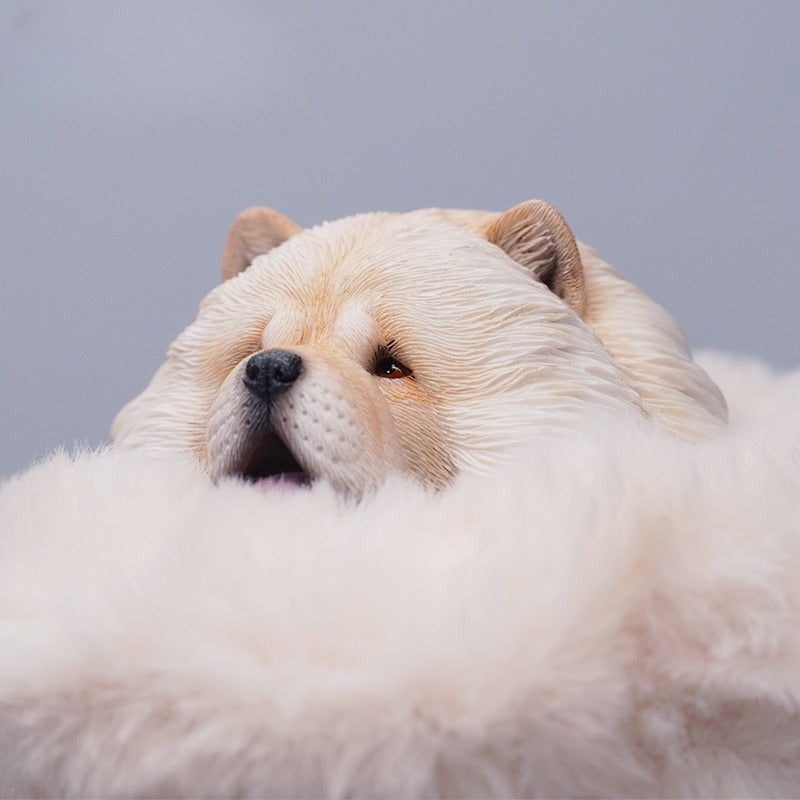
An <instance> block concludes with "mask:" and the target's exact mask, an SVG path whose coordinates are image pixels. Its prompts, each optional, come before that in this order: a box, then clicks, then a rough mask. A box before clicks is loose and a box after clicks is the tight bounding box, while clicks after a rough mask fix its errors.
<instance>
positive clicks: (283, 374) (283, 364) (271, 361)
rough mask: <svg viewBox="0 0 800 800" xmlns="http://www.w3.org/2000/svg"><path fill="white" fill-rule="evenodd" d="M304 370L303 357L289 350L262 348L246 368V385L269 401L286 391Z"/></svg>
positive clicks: (248, 362)
mask: <svg viewBox="0 0 800 800" xmlns="http://www.w3.org/2000/svg"><path fill="white" fill-rule="evenodd" d="M302 371H303V359H302V358H300V356H299V355H297V353H291V352H290V351H289V350H262V351H261V352H260V353H256V354H255V355H254V356H250V358H249V359H248V361H247V364H246V365H245V368H244V378H242V380H243V381H244V385H245V386H246V387H247V388H248V389H249V390H250V391H251V392H252V393H253V394H254V395H256V397H260V398H261V399H262V400H264V401H266V402H267V403H269V402H270V400H272V399H273V398H274V397H275V396H276V395H278V394H280V393H281V392H285V391H286V390H287V389H288V388H289V387H290V386H291V385H292V384H293V383H294V382H295V381H296V380H297V379H298V378H299V377H300V373H301V372H302Z"/></svg>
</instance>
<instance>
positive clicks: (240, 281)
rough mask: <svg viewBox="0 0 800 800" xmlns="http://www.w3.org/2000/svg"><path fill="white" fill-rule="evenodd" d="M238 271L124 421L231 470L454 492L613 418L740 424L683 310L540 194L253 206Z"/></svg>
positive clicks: (240, 235) (355, 486) (240, 242)
mask: <svg viewBox="0 0 800 800" xmlns="http://www.w3.org/2000/svg"><path fill="white" fill-rule="evenodd" d="M223 274H224V278H225V280H224V282H223V283H222V285H221V286H219V287H218V288H216V289H215V290H214V291H212V292H211V293H210V294H209V295H208V296H207V297H206V298H205V300H204V301H203V302H202V304H201V306H200V311H199V314H198V317H197V319H196V320H195V321H194V322H193V323H192V324H191V325H190V326H189V327H188V328H187V329H186V330H185V331H184V332H183V333H182V334H181V335H180V336H179V337H178V338H177V339H176V340H175V342H174V343H173V344H172V346H171V347H170V349H169V353H168V356H167V361H166V362H165V364H164V365H163V366H162V367H161V368H160V369H159V370H158V372H157V373H156V375H155V377H154V378H153V380H152V382H151V383H150V385H149V386H148V387H147V389H146V390H145V391H144V392H143V393H142V394H141V395H139V397H137V398H136V399H134V400H133V401H132V402H131V403H129V404H128V405H127V406H126V407H125V408H124V409H123V410H122V411H121V412H120V414H119V415H118V417H117V419H116V420H115V422H114V426H113V430H112V434H113V436H114V438H115V440H116V441H117V442H118V443H120V444H121V445H124V446H130V447H144V448H147V449H148V450H151V451H154V452H160V453H164V452H174V451H190V452H192V453H194V454H195V455H196V456H197V458H198V459H200V461H201V462H202V463H203V464H204V465H205V467H206V468H207V470H208V472H209V474H210V475H211V477H212V478H213V479H214V480H218V479H220V478H222V477H224V476H240V477H243V478H246V479H250V480H253V481H256V482H261V483H266V484H268V483H274V482H276V481H291V482H296V483H303V482H308V481H314V480H326V481H328V482H330V483H331V484H332V485H333V486H335V487H336V488H337V489H338V490H341V491H343V492H348V493H349V492H355V493H361V492H363V491H364V490H367V489H369V488H372V487H374V486H376V485H377V484H379V483H380V482H381V481H382V480H383V479H384V478H385V477H386V476H387V475H389V474H392V473H398V472H399V473H405V474H410V475H413V476H415V477H416V478H417V479H419V481H421V482H422V483H423V484H425V485H429V486H432V487H435V488H441V487H443V486H445V485H447V484H448V483H449V482H450V481H451V480H452V479H453V477H454V476H455V475H456V474H458V473H460V472H463V471H476V470H477V471H485V470H487V469H488V468H490V467H491V466H492V465H493V464H497V463H498V462H501V461H503V460H505V459H506V458H507V457H508V454H509V453H510V452H512V451H513V450H514V449H515V448H516V447H518V446H523V445H528V444H530V442H531V441H533V440H535V438H536V437H537V436H552V435H558V434H560V433H567V432H569V431H573V430H576V429H580V428H581V426H586V425H594V424H596V423H597V421H598V420H600V419H603V418H605V417H607V416H609V415H611V416H621V415H633V416H636V417H640V418H641V419H643V420H645V419H648V418H650V419H652V420H654V421H655V422H656V423H657V424H659V425H661V426H662V427H664V428H665V429H667V430H669V431H672V432H673V433H675V434H676V435H678V436H680V437H682V438H688V439H696V438H702V437H707V436H709V435H712V434H713V433H714V432H715V431H717V430H718V429H719V427H720V426H721V425H723V424H724V421H725V419H726V406H725V401H724V399H723V397H722V395H721V393H720V392H719V390H718V389H717V387H716V386H715V385H714V383H713V382H712V381H711V380H710V379H709V377H708V376H707V375H706V373H705V372H704V371H703V370H702V369H701V368H700V367H699V366H697V365H696V364H695V363H694V362H693V361H692V359H691V356H690V354H689V351H688V348H687V346H686V343H685V341H684V338H683V336H682V334H681V332H680V329H679V327H678V325H677V324H676V322H675V321H674V320H673V318H672V317H671V316H670V315H669V314H667V313H666V312H665V311H664V310H663V309H662V308H661V307H660V306H658V305H657V304H656V303H654V302H653V301H652V300H650V299H649V298H648V297H647V296H646V295H645V294H644V293H643V292H641V291H640V290H639V289H637V288H636V287H635V286H633V285H632V284H630V283H629V282H627V281H625V280H623V279H622V278H620V277H619V276H618V275H617V274H616V273H615V272H614V271H613V269H612V268H611V267H609V266H608V265H607V264H605V263H604V262H603V261H601V260H600V258H598V256H597V255H596V254H595V253H594V252H593V251H592V250H590V249H589V248H587V247H585V246H583V245H579V244H577V243H576V241H575V239H574V238H573V235H572V233H571V231H570V229H569V227H568V226H567V224H566V223H565V221H564V220H563V218H562V217H561V215H560V214H559V213H558V212H557V211H556V210H555V209H554V208H553V207H552V206H549V205H548V204H546V203H543V202H541V201H536V200H533V201H529V202H525V203H522V204H520V205H518V206H515V207H514V208H512V209H510V210H509V211H507V212H505V213H490V212H479V211H448V210H439V209H426V210H421V211H414V212H410V213H405V214H388V213H374V214H361V215H357V216H353V217H348V218H345V219H341V220H338V221H336V222H327V223H324V224H322V225H319V226H317V227H314V228H311V229H308V230H301V229H300V228H299V227H298V226H297V225H295V224H294V223H293V222H291V221H290V220H288V219H287V218H286V217H283V216H282V215H280V214H278V213H277V212H275V211H272V210H269V209H265V208H251V209H248V210H247V211H245V212H243V213H242V214H241V215H240V216H239V218H238V219H237V220H236V222H235V223H234V225H233V228H232V229H231V232H230V235H229V237H228V242H227V245H226V248H225V254H224V263H223Z"/></svg>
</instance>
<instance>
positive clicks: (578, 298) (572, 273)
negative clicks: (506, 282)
mask: <svg viewBox="0 0 800 800" xmlns="http://www.w3.org/2000/svg"><path fill="white" fill-rule="evenodd" d="M484 235H485V236H486V238H487V239H488V240H489V241H490V242H491V243H492V244H496V245H497V246H498V247H500V248H502V249H503V250H505V252H506V254H507V255H508V256H509V257H510V258H512V259H514V261H516V262H517V263H518V264H521V265H522V266H523V267H525V268H526V269H527V270H529V271H530V272H531V274H532V275H533V277H534V278H536V280H539V281H541V282H542V283H544V284H545V286H547V287H548V288H549V289H550V291H552V292H554V293H555V294H557V295H558V296H559V297H560V298H562V299H563V300H564V301H565V302H566V303H567V304H568V305H569V306H570V307H571V308H572V310H573V311H574V312H575V313H576V314H577V315H578V316H581V315H582V314H583V311H584V308H585V307H586V292H585V288H584V281H583V265H582V264H581V257H580V253H579V252H578V244H577V242H576V241H575V237H574V236H573V235H572V231H571V230H570V229H569V226H568V225H567V223H566V222H565V220H564V217H562V216H561V214H559V213H558V211H556V209H555V208H553V206H551V205H550V204H549V203H545V202H544V201H542V200H528V201H526V202H525V203H520V204H519V205H518V206H514V207H513V208H511V209H509V210H508V211H506V212H505V213H504V214H501V215H500V216H499V217H498V218H497V219H496V220H494V222H492V223H491V224H490V225H489V227H488V228H487V229H486V230H485V231H484Z"/></svg>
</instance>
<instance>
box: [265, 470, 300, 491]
mask: <svg viewBox="0 0 800 800" xmlns="http://www.w3.org/2000/svg"><path fill="white" fill-rule="evenodd" d="M309 483H310V481H309V479H308V475H306V473H305V472H280V473H278V474H277V475H269V476H267V477H266V478H259V479H258V480H257V481H256V482H255V485H256V486H257V487H258V488H259V489H260V490H261V491H262V492H270V491H272V490H273V489H295V488H296V487H298V486H308V484H309Z"/></svg>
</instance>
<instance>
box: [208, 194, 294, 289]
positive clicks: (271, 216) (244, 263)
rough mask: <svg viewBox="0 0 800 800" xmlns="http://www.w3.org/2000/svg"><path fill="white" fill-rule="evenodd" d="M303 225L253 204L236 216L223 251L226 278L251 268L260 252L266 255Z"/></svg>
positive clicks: (223, 268) (223, 271)
mask: <svg viewBox="0 0 800 800" xmlns="http://www.w3.org/2000/svg"><path fill="white" fill-rule="evenodd" d="M301 230H302V228H301V227H300V226H299V225H298V224H297V223H295V222H292V220H290V219H289V218H288V217H284V216H283V214H280V213H278V212H277V211H273V210H272V209H271V208H263V207H262V206H253V207H252V208H246V209H245V210H244V211H242V213H241V214H239V216H238V217H236V221H235V222H234V223H233V225H232V226H231V230H230V233H228V239H227V241H226V242H225V250H224V251H223V253H222V278H223V280H226V281H227V280H228V279H229V278H233V277H234V276H236V275H238V274H239V273H240V272H241V271H242V270H245V269H247V268H248V267H249V266H250V264H252V263H253V259H254V258H255V257H256V256H261V255H264V253H268V252H269V251H270V250H272V248H273V247H277V246H278V245H279V244H282V243H283V242H285V241H286V240H287V239H289V238H290V237H292V236H294V235H295V234H296V233H299V232H300V231H301Z"/></svg>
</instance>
